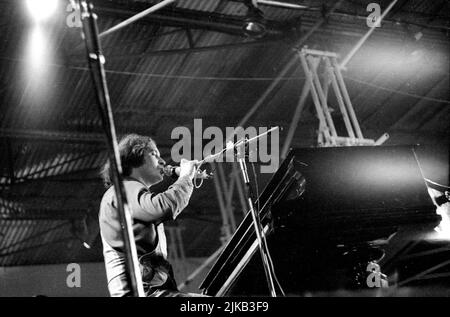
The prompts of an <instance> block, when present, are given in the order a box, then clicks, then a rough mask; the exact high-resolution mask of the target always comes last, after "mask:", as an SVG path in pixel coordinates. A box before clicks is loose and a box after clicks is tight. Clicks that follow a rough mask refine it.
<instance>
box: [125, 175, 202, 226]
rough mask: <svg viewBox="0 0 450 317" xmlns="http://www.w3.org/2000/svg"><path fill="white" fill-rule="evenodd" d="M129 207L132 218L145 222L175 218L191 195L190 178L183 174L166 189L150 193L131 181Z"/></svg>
mask: <svg viewBox="0 0 450 317" xmlns="http://www.w3.org/2000/svg"><path fill="white" fill-rule="evenodd" d="M132 183H133V184H130V185H131V187H133V188H130V190H131V195H127V196H131V197H130V199H129V200H130V201H129V204H130V209H131V216H132V217H133V218H136V219H139V220H142V221H146V222H162V221H164V220H166V219H175V218H176V217H177V216H178V215H179V214H180V213H181V211H183V209H184V208H185V207H186V206H187V204H188V203H189V199H190V197H191V195H192V191H193V185H192V180H191V179H190V178H189V177H187V176H183V177H180V178H178V180H177V181H176V182H175V183H173V184H172V185H171V186H170V187H169V188H168V189H167V190H166V191H164V192H162V193H160V194H156V195H155V194H152V193H151V192H150V191H149V190H148V189H146V188H145V186H143V185H141V184H139V183H137V182H132Z"/></svg>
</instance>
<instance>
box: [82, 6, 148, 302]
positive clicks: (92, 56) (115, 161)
mask: <svg viewBox="0 0 450 317" xmlns="http://www.w3.org/2000/svg"><path fill="white" fill-rule="evenodd" d="M79 5H80V11H81V22H82V26H83V33H82V36H83V39H84V41H85V44H86V52H87V57H88V62H89V68H90V70H91V77H92V80H93V83H94V86H95V91H96V95H97V101H98V110H99V114H100V116H101V119H102V124H103V128H104V130H105V134H106V141H107V145H108V156H109V161H110V164H111V169H112V181H113V184H114V189H115V193H116V198H117V210H118V213H119V219H120V225H121V227H122V237H123V242H124V252H125V266H126V268H127V270H126V271H125V273H126V278H127V281H128V283H129V285H130V289H131V293H132V295H133V296H135V297H144V296H145V293H144V287H143V283H142V279H141V275H140V273H141V272H140V268H139V261H138V256H137V250H136V244H135V241H134V234H133V227H132V219H131V213H130V210H129V205H128V202H127V196H126V193H125V187H124V186H123V178H122V167H121V161H120V155H119V148H118V144H117V138H116V130H115V127H114V120H113V113H112V109H111V103H110V99H109V92H108V86H107V83H106V76H105V69H104V66H103V64H104V63H105V58H104V56H103V54H102V52H101V46H100V41H99V36H98V28H97V16H96V15H95V14H94V12H93V5H92V3H91V1H89V0H79Z"/></svg>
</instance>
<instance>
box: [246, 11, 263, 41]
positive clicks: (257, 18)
mask: <svg viewBox="0 0 450 317" xmlns="http://www.w3.org/2000/svg"><path fill="white" fill-rule="evenodd" d="M247 6H248V11H247V16H246V18H245V20H244V24H243V26H242V28H243V30H244V34H245V35H247V36H249V37H253V38H260V37H263V36H264V35H265V34H266V24H265V21H264V17H263V14H262V12H261V10H259V9H258V8H256V7H254V6H252V5H250V4H247Z"/></svg>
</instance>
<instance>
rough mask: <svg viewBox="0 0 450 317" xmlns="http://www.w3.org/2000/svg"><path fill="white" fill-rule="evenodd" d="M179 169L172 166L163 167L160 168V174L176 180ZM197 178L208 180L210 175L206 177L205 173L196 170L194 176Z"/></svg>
mask: <svg viewBox="0 0 450 317" xmlns="http://www.w3.org/2000/svg"><path fill="white" fill-rule="evenodd" d="M180 171H181V168H180V167H179V166H172V165H164V167H163V168H162V173H163V174H164V175H166V176H169V177H172V178H177V177H178V176H180ZM195 177H197V178H201V179H208V178H210V177H211V175H208V173H207V172H206V171H201V170H197V174H196V175H195Z"/></svg>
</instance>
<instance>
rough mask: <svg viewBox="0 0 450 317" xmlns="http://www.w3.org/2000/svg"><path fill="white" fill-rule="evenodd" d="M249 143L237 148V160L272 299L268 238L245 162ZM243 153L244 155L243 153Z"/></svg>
mask: <svg viewBox="0 0 450 317" xmlns="http://www.w3.org/2000/svg"><path fill="white" fill-rule="evenodd" d="M238 143H241V142H238ZM248 144H249V141H248V140H247V139H245V140H244V141H243V142H242V143H241V144H240V146H235V149H236V151H235V154H236V152H237V159H238V162H239V167H240V168H241V172H242V176H243V178H244V183H245V185H246V194H247V201H248V205H249V208H250V212H251V214H252V219H253V226H254V228H255V232H256V239H257V241H258V246H259V251H260V254H261V260H262V264H263V267H264V272H265V274H266V279H267V284H268V286H269V291H270V295H271V296H272V297H276V296H277V293H276V291H275V285H274V282H273V275H274V274H273V272H272V266H271V265H270V264H269V256H268V254H269V251H268V247H267V242H266V237H265V234H264V231H263V230H262V225H261V220H260V218H259V214H258V213H259V210H258V211H257V210H255V208H254V206H253V201H254V193H253V189H252V186H251V183H250V178H249V177H248V171H247V163H246V162H245V158H246V157H247V156H248V154H247V149H248ZM242 151H243V153H242Z"/></svg>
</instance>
